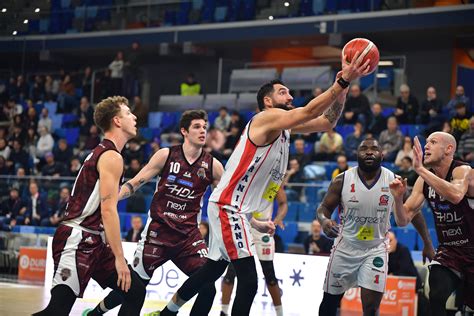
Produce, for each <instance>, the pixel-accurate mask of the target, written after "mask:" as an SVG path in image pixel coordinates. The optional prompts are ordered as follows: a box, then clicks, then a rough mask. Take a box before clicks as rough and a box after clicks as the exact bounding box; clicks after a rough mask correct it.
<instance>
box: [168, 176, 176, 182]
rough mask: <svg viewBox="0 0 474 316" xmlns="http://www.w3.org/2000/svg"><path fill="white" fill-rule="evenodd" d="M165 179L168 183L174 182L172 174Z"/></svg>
mask: <svg viewBox="0 0 474 316" xmlns="http://www.w3.org/2000/svg"><path fill="white" fill-rule="evenodd" d="M166 179H167V180H168V182H171V183H173V182H175V181H176V176H173V175H172V174H170V175H169V176H168V178H166Z"/></svg>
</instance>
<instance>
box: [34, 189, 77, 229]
mask: <svg viewBox="0 0 474 316" xmlns="http://www.w3.org/2000/svg"><path fill="white" fill-rule="evenodd" d="M70 197H71V193H70V191H69V188H68V187H63V188H62V189H61V191H59V201H58V203H57V204H56V206H55V208H54V212H53V214H52V215H51V216H50V217H49V218H44V219H43V220H42V221H41V226H50V227H55V226H58V224H59V222H60V221H62V219H63V216H64V211H66V206H67V203H68V202H69V198H70Z"/></svg>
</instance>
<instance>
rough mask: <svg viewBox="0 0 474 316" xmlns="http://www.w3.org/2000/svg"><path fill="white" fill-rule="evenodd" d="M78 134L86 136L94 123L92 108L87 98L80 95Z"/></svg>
mask: <svg viewBox="0 0 474 316" xmlns="http://www.w3.org/2000/svg"><path fill="white" fill-rule="evenodd" d="M77 114H78V116H79V134H80V135H81V136H82V137H87V135H89V131H90V129H91V126H92V125H93V124H94V110H93V109H92V107H91V105H90V103H89V99H88V98H87V97H82V98H81V102H80V104H79V112H78V113H77Z"/></svg>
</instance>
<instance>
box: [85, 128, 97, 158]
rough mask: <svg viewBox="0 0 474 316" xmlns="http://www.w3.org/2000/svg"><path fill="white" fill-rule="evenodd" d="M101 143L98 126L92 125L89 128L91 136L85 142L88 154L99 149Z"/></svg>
mask: <svg viewBox="0 0 474 316" xmlns="http://www.w3.org/2000/svg"><path fill="white" fill-rule="evenodd" d="M99 143H100V135H99V130H98V128H97V126H95V125H91V127H90V128H89V135H88V136H87V137H86V140H85V142H84V150H85V153H86V154H89V152H90V151H91V150H92V149H94V148H95V147H97V146H98V145H99Z"/></svg>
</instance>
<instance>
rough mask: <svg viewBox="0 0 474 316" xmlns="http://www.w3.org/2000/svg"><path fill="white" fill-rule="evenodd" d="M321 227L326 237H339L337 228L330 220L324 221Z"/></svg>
mask: <svg viewBox="0 0 474 316" xmlns="http://www.w3.org/2000/svg"><path fill="white" fill-rule="evenodd" d="M322 226H323V231H324V233H325V234H326V236H328V237H330V238H336V237H337V236H338V235H339V226H338V225H337V223H336V222H335V221H333V220H332V219H327V220H325V221H324V222H323V225H322Z"/></svg>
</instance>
